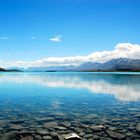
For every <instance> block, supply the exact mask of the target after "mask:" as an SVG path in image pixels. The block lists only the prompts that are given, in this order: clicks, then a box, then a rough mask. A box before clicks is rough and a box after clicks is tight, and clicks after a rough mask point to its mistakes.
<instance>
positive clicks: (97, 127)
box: [90, 125, 105, 131]
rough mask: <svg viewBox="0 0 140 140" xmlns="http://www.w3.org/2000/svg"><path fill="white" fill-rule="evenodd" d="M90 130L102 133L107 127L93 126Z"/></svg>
mask: <svg viewBox="0 0 140 140" xmlns="http://www.w3.org/2000/svg"><path fill="white" fill-rule="evenodd" d="M90 128H91V129H92V130H93V131H101V130H103V129H105V126H103V125H92V126H91V127H90Z"/></svg>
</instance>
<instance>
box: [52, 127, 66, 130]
mask: <svg viewBox="0 0 140 140" xmlns="http://www.w3.org/2000/svg"><path fill="white" fill-rule="evenodd" d="M54 128H56V129H58V130H67V128H66V127H63V126H56V127H54Z"/></svg>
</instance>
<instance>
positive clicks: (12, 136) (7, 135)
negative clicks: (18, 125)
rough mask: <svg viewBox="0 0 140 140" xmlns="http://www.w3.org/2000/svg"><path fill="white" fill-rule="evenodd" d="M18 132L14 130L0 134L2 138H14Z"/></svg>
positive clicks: (2, 139) (0, 138) (6, 139)
mask: <svg viewBox="0 0 140 140" xmlns="http://www.w3.org/2000/svg"><path fill="white" fill-rule="evenodd" d="M15 137H16V134H15V133H14V132H10V133H6V134H3V135H1V136H0V140H13V139H15Z"/></svg>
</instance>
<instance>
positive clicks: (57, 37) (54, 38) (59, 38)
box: [49, 35, 62, 42]
mask: <svg viewBox="0 0 140 140" xmlns="http://www.w3.org/2000/svg"><path fill="white" fill-rule="evenodd" d="M49 40H50V41H53V42H61V41H62V38H61V36H60V35H58V36H56V37H52V38H50V39H49Z"/></svg>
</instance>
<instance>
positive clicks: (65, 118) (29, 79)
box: [0, 72, 140, 140]
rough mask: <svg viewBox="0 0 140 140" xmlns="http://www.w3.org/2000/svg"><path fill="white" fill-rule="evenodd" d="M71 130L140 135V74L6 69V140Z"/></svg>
mask: <svg viewBox="0 0 140 140" xmlns="http://www.w3.org/2000/svg"><path fill="white" fill-rule="evenodd" d="M69 133H76V134H77V135H79V136H80V137H81V139H83V140H94V139H95V140H112V139H126V140H140V73H133V72H132V73H115V72H114V73H109V72H108V73H102V72H99V73H98V72H48V73H45V72H44V73H39V72H38V73H37V72H36V73H22V72H21V73H16V72H15V73H0V140H1V139H2V140H8V139H9V140H16V139H17V140H18V139H19V140H32V139H35V140H41V139H52V140H53V139H54V140H55V139H61V135H63V134H69ZM4 138H5V139H4ZM6 138H7V139H6Z"/></svg>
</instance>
